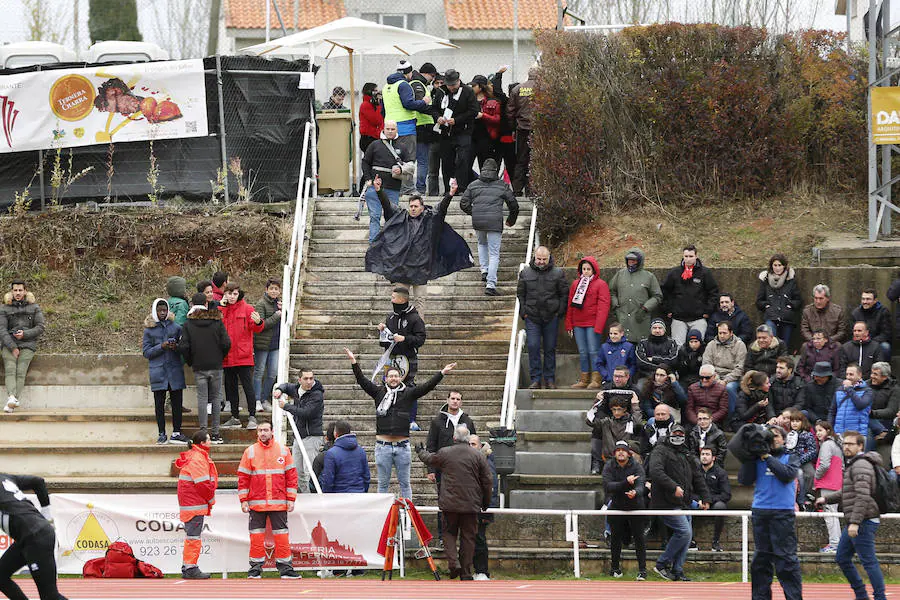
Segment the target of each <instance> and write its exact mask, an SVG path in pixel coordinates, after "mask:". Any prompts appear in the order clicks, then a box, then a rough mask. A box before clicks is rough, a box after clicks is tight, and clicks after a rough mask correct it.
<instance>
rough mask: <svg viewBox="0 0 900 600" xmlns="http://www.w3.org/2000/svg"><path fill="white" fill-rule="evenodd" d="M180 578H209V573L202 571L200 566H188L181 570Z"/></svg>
mask: <svg viewBox="0 0 900 600" xmlns="http://www.w3.org/2000/svg"><path fill="white" fill-rule="evenodd" d="M181 578H182V579H209V573H204V572H203V571H201V570H200V567H190V568H188V569H182V570H181Z"/></svg>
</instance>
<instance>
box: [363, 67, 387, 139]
mask: <svg viewBox="0 0 900 600" xmlns="http://www.w3.org/2000/svg"><path fill="white" fill-rule="evenodd" d="M382 129H384V115H383V114H382V106H381V94H380V93H379V92H378V85H377V84H374V83H371V82H370V83H367V84H366V85H364V86H363V89H362V102H361V103H360V105H359V150H360V151H361V152H362V153H363V154H365V152H366V148H368V147H369V144H371V143H372V142H374V141H375V140H377V139H378V138H379V137H381V130H382Z"/></svg>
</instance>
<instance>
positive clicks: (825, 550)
mask: <svg viewBox="0 0 900 600" xmlns="http://www.w3.org/2000/svg"><path fill="white" fill-rule="evenodd" d="M819 552H820V553H822V554H834V553H836V552H837V546H832V545H831V544H828V545H827V546H825V547H824V548H821V549H820V550H819Z"/></svg>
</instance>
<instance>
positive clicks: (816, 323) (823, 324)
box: [800, 302, 847, 344]
mask: <svg viewBox="0 0 900 600" xmlns="http://www.w3.org/2000/svg"><path fill="white" fill-rule="evenodd" d="M817 329H821V330H822V331H824V332H825V335H827V336H828V339H829V340H831V341H832V342H837V343H838V344H843V343H844V342H845V341H846V340H847V325H846V323H845V319H844V309H843V308H842V307H840V306H838V305H837V304H835V303H834V302H829V303H828V306H827V307H826V308H825V310H819V309H817V308H816V305H815V304H807V305H806V307H805V308H804V309H803V316H802V318H801V319H800V333H802V334H803V339H805V340H806V341H810V340H812V336H813V331H816V330H817Z"/></svg>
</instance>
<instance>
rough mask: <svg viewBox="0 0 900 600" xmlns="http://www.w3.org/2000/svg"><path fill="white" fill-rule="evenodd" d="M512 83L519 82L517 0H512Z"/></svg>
mask: <svg viewBox="0 0 900 600" xmlns="http://www.w3.org/2000/svg"><path fill="white" fill-rule="evenodd" d="M512 80H513V83H517V82H518V81H519V0H513V64H512Z"/></svg>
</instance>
